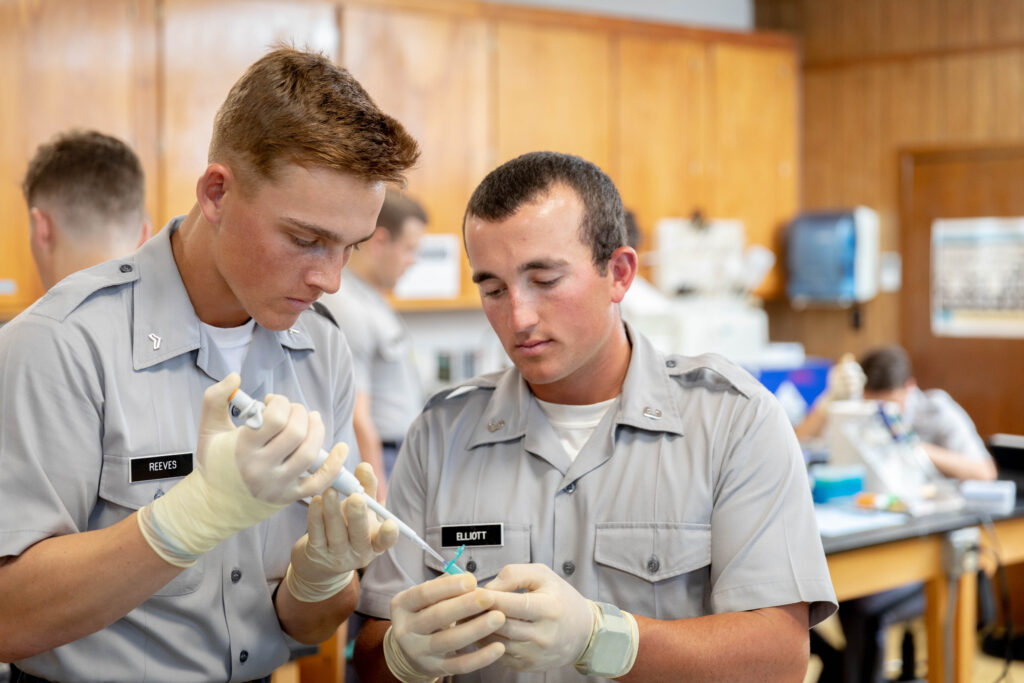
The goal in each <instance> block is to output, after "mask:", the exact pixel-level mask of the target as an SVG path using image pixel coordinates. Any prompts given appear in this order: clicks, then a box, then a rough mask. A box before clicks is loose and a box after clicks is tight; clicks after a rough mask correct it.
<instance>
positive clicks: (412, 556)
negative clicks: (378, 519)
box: [357, 414, 437, 619]
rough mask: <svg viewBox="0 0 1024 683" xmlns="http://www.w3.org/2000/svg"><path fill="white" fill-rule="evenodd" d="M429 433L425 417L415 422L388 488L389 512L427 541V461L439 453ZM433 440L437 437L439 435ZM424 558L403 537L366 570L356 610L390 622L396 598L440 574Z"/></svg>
mask: <svg viewBox="0 0 1024 683" xmlns="http://www.w3.org/2000/svg"><path fill="white" fill-rule="evenodd" d="M430 431H431V430H430V429H429V427H428V425H427V424H426V419H425V414H423V415H420V416H419V417H418V418H417V419H416V421H415V422H413V425H412V427H410V429H409V433H408V435H407V436H406V438H405V440H404V441H403V442H402V449H401V451H399V454H398V460H397V461H396V463H395V469H394V471H393V472H392V473H391V480H390V482H389V485H388V509H389V510H391V511H392V512H393V513H395V515H396V516H397V517H398V518H399V519H401V520H402V521H403V522H405V523H406V524H408V525H409V526H410V527H412V529H413V531H415V532H416V533H417V534H418V535H419V536H420V538H426V529H425V527H426V518H427V506H428V501H427V486H428V484H427V481H428V471H427V467H426V462H427V459H428V458H429V457H430V454H431V452H432V451H434V450H436V444H432V443H431V439H430ZM434 438H437V436H436V434H435V437H434ZM424 555H425V553H424V551H423V550H422V549H421V548H419V547H418V546H417V545H416V544H415V543H412V542H411V541H409V540H408V539H406V538H403V537H401V536H400V537H399V538H398V543H396V544H395V545H394V546H392V547H391V548H390V549H389V550H388V551H387V552H385V553H384V554H383V555H381V556H380V557H378V558H377V559H375V560H374V561H373V562H371V563H370V565H369V566H368V567H367V568H366V571H365V573H364V574H363V577H362V579H361V580H360V588H359V606H358V608H357V611H359V612H361V613H363V614H366V615H368V616H371V617H375V618H377V619H390V618H391V599H392V598H393V597H394V596H396V595H398V593H400V592H402V591H403V590H405V589H406V588H411V587H412V586H415V585H416V584H419V583H422V582H424V581H427V580H429V579H432V578H434V577H435V576H437V572H434V571H433V570H431V569H429V568H428V567H427V565H426V562H425V558H424Z"/></svg>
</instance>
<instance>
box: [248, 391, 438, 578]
mask: <svg viewBox="0 0 1024 683" xmlns="http://www.w3.org/2000/svg"><path fill="white" fill-rule="evenodd" d="M228 402H229V403H230V404H231V407H232V408H234V409H236V410H237V411H238V414H237V415H236V416H235V417H237V418H238V419H240V420H242V421H243V422H245V424H246V426H248V427H251V428H253V429H259V427H260V425H262V424H263V409H264V408H266V406H265V405H263V402H262V401H257V400H256V399H254V398H253V397H252V396H249V394H247V393H245V392H244V391H242V390H241V389H235V391H234V393H232V394H231V397H230V398H229V399H228ZM325 460H327V451H325V450H324V449H322V448H321V449H320V455H319V456H318V457H317V459H316V461H315V462H314V463H313V464H312V465H310V466H309V471H310V473H312V472H316V471H317V470H318V469H320V466H321V465H323V464H324V461H325ZM331 487H332V488H334V489H336V490H337V491H338V492H339V493H341V494H343V495H346V496H351V495H352V494H353V493H361V494H363V498H365V499H366V504H367V505H368V506H369V507H370V509H371V510H373V511H374V512H376V513H377V514H378V515H380V516H381V517H383V518H384V519H390V520H392V521H393V522H394V523H395V524H397V525H398V531H399V532H401V534H402V535H403V536H405V537H406V538H408V539H409V540H411V541H413V542H414V543H415V544H416V545H418V546H419V547H421V548H423V549H424V550H426V551H427V552H428V553H430V554H431V556H433V557H434V559H436V560H437V561H439V562H441V563H442V564H445V565H446V566H445V571H449V570H448V565H451V566H454V564H453V563H454V561H455V560H452V562H451V563H449V562H448V561H447V560H445V559H444V558H443V557H441V555H440V553H438V552H437V551H436V550H434V549H433V548H431V547H430V546H429V545H428V544H427V542H426V541H424V540H423V539H422V538H420V537H419V536H418V535H417V534H416V532H415V531H413V530H412V529H411V528H410V527H409V525H408V524H406V523H405V522H403V521H402V520H400V519H398V517H396V516H395V515H394V513H393V512H391V511H390V510H388V509H387V508H386V507H384V506H383V505H381V504H380V503H378V502H377V501H376V500H374V499H373V498H371V497H370V496H368V495H366V490H365V489H363V485H362V484H360V483H359V480H358V479H356V476H355V475H354V474H352V473H351V472H349V471H348V470H347V469H345V468H344V467H342V468H341V472H340V473H338V478H337V479H335V480H334V482H333V483H332V484H331ZM456 559H458V556H456ZM449 573H453V572H450V571H449Z"/></svg>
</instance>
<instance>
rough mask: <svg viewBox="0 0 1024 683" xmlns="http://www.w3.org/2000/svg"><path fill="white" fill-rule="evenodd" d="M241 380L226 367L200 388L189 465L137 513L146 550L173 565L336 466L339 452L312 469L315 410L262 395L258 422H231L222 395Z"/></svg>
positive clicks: (187, 561)
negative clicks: (200, 404)
mask: <svg viewBox="0 0 1024 683" xmlns="http://www.w3.org/2000/svg"><path fill="white" fill-rule="evenodd" d="M239 383H240V379H239V377H238V375H237V374H235V373H231V374H230V375H228V376H227V377H226V378H225V379H223V380H222V381H220V382H218V383H217V384H214V385H213V386H211V387H209V388H208V389H207V390H206V392H205V393H204V394H203V410H202V414H201V416H200V419H199V441H198V444H197V446H196V468H195V469H194V470H193V471H192V473H191V474H189V475H188V476H187V477H185V478H184V479H182V480H181V481H180V482H178V483H177V484H175V485H174V486H173V487H172V488H171V489H170V490H168V491H167V493H166V494H164V495H163V496H161V497H160V498H157V499H156V500H154V501H153V502H152V503H150V504H149V505H147V506H145V507H143V508H142V509H140V510H139V513H138V516H137V517H138V522H139V528H140V529H141V531H142V535H143V536H144V537H145V539H146V541H148V542H149V544H150V546H152V547H153V550H155V551H156V552H157V554H158V555H160V556H161V557H162V558H163V559H164V560H166V561H167V562H169V563H170V564H173V565H175V566H178V567H190V566H192V565H193V564H195V561H196V559H197V558H198V557H199V556H200V555H202V554H203V553H205V552H208V551H209V550H211V549H213V548H214V547H215V546H216V545H217V544H218V543H220V542H221V541H223V540H224V539H226V538H228V537H230V536H232V535H234V534H235V533H237V532H239V531H241V530H242V529H247V528H248V527H250V526H253V525H254V524H257V523H258V522H260V521H262V520H264V519H266V518H267V517H270V516H271V515H272V514H274V513H275V512H276V511H277V510H279V509H281V508H282V507H284V506H285V505H288V504H289V503H293V502H295V501H296V500H300V499H302V498H305V497H307V496H311V495H313V494H315V493H318V492H319V491H322V490H324V489H325V488H326V487H327V486H328V485H329V484H330V483H331V482H333V481H334V478H335V477H336V476H337V475H338V472H339V471H340V470H341V466H342V463H343V461H342V459H341V458H340V457H339V455H340V454H339V453H337V452H332V454H331V456H330V457H328V458H327V460H326V461H324V464H323V465H322V466H321V467H320V469H319V470H317V472H316V473H314V474H312V475H310V476H308V477H301V475H302V474H303V473H305V471H306V469H307V468H308V467H309V466H310V465H311V464H312V463H313V462H315V460H316V458H317V456H318V455H319V452H320V448H321V445H322V443H323V439H324V425H323V422H322V421H321V419H320V415H319V414H318V413H316V412H313V413H308V414H307V413H306V409H305V408H303V407H302V406H300V405H298V404H292V403H290V402H289V401H288V400H287V399H285V398H284V397H282V396H273V395H268V396H267V400H266V404H267V408H266V410H265V411H264V412H263V425H262V426H261V427H260V428H259V429H251V428H250V427H245V426H243V427H236V426H235V425H234V424H233V423H232V422H231V418H230V414H229V407H228V398H229V397H230V396H231V394H232V392H234V390H235V389H237V388H238V386H239Z"/></svg>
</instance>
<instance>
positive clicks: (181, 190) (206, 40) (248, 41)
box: [154, 0, 338, 227]
mask: <svg viewBox="0 0 1024 683" xmlns="http://www.w3.org/2000/svg"><path fill="white" fill-rule="evenodd" d="M163 7H164V21H163V41H162V42H163V47H164V56H163V65H164V73H163V86H164V97H163V102H162V109H161V111H160V118H161V125H162V128H163V139H164V148H163V160H164V163H163V166H162V174H161V175H162V177H161V181H162V182H161V187H160V192H161V195H160V202H159V208H158V210H157V215H156V216H155V217H154V218H155V219H156V220H157V227H161V226H163V224H164V223H165V222H167V221H168V220H170V219H171V218H173V217H174V216H176V215H178V214H182V213H187V212H188V211H189V209H191V208H192V206H193V205H194V204H195V202H196V180H198V178H199V176H200V175H202V173H203V171H204V170H205V169H206V162H207V150H208V148H209V145H210V135H211V133H212V131H213V118H214V116H215V115H216V113H217V109H218V108H219V107H220V105H221V103H223V101H224V98H225V97H226V96H227V94H228V90H230V89H231V86H232V85H234V83H235V81H236V80H238V78H239V77H240V76H241V75H242V74H243V73H244V72H245V70H246V69H247V68H248V67H249V65H250V64H252V63H253V62H255V61H256V60H257V59H259V58H260V57H261V56H263V55H264V54H266V53H267V52H268V51H269V49H270V48H271V46H273V45H274V44H275V43H278V42H283V43H285V44H287V45H293V46H295V47H296V48H299V49H307V48H308V49H312V50H319V51H321V52H323V53H324V54H325V55H327V56H328V57H330V58H331V59H336V58H337V54H336V52H337V45H338V26H337V18H336V14H335V8H334V5H333V4H331V3H330V2H326V1H325V2H318V1H315V0H304V1H303V2H288V1H287V0H278V1H270V0H221V1H220V2H206V1H205V0H164V5H163Z"/></svg>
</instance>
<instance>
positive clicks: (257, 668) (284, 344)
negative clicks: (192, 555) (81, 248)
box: [0, 219, 355, 683]
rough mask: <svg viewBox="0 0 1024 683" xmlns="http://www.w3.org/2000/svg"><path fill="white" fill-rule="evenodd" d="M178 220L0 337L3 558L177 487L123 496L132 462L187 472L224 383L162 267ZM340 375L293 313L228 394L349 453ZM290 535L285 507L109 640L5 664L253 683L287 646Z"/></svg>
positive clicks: (259, 343)
mask: <svg viewBox="0 0 1024 683" xmlns="http://www.w3.org/2000/svg"><path fill="white" fill-rule="evenodd" d="M179 222H180V219H175V220H174V221H172V223H171V224H170V225H169V226H168V227H166V228H165V229H164V230H163V231H161V232H160V233H159V234H157V235H156V236H155V237H153V239H151V240H150V241H148V242H147V243H146V244H145V245H143V246H142V248H141V249H139V251H137V252H136V253H135V254H134V255H132V256H129V257H127V258H124V259H120V260H115V261H108V262H106V263H103V264H100V265H98V266H95V267H93V268H90V269H88V270H86V271H83V272H81V273H78V274H75V275H73V276H71V277H68V278H67V279H65V280H63V281H62V282H61V283H60V284H58V285H57V286H56V287H54V288H53V289H51V290H50V292H49V293H47V295H46V296H44V297H43V298H42V299H40V300H39V301H38V302H36V303H35V304H34V305H33V306H32V307H30V308H29V309H28V310H27V311H25V312H24V313H22V314H21V315H19V316H18V317H17V318H15V319H14V320H13V321H12V322H11V323H9V324H8V325H5V326H4V327H3V328H2V329H0V425H2V427H0V430H2V431H0V463H3V466H2V467H0V501H3V504H2V505H0V556H10V555H18V554H20V553H21V552H22V551H24V550H25V549H26V548H28V547H29V546H31V545H32V544H34V543H36V542H38V541H41V540H43V539H45V538H48V537H51V536H58V535H62V534H72V533H76V532H80V531H88V530H91V529H100V528H104V527H107V526H110V525H111V524H114V523H115V522H117V521H120V520H121V519H123V518H125V517H127V516H128V515H130V514H131V513H132V512H134V511H135V510H137V509H138V508H140V507H142V506H143V505H145V504H147V503H149V502H150V501H152V500H153V499H154V498H155V497H157V496H159V495H162V493H163V492H164V491H167V490H168V489H169V488H170V487H172V486H174V484H175V483H177V482H178V481H181V478H180V476H178V477H176V476H174V470H168V471H166V476H161V477H160V478H157V479H151V480H144V481H136V482H135V483H132V481H131V480H132V478H135V477H133V475H132V474H131V465H132V462H133V459H134V460H135V462H137V463H138V462H143V461H140V460H138V459H140V458H151V457H154V456H159V459H158V461H159V462H163V463H172V462H173V463H174V468H175V469H177V468H183V467H186V466H187V465H186V463H192V462H193V460H194V457H193V455H192V454H193V453H194V451H195V445H196V436H197V430H198V425H199V414H200V409H201V406H202V398H203V391H204V390H205V389H206V387H208V386H209V385H211V384H212V383H214V381H215V380H217V379H220V378H222V377H223V376H225V375H226V374H227V369H226V368H225V367H224V362H223V360H222V359H221V357H220V355H219V353H218V352H217V351H216V348H215V347H213V346H212V345H211V343H210V341H209V339H207V338H206V337H205V335H204V334H203V332H202V331H201V328H200V324H199V319H198V318H197V317H196V314H195V312H194V311H193V309H192V305H191V303H190V301H189V298H188V294H187V293H186V291H185V287H184V285H183V284H182V281H181V277H180V275H179V274H178V270H177V267H176V266H175V262H174V258H173V256H172V254H171V246H170V235H171V233H172V232H173V231H174V230H175V229H176V228H177V226H178V224H179ZM351 372H352V370H351V357H350V354H349V352H348V349H347V348H346V346H345V341H344V338H343V337H342V335H341V334H340V333H339V332H338V330H337V329H336V328H335V327H334V326H333V325H331V323H330V322H329V321H328V320H327V319H326V318H324V317H322V316H320V315H318V314H316V313H315V312H306V313H304V314H303V315H302V316H301V317H300V318H299V320H298V321H297V322H296V323H295V326H294V327H293V328H292V329H290V330H286V331H283V332H272V331H270V330H266V329H264V328H261V327H260V326H258V325H257V326H256V328H255V330H254V334H253V338H252V342H251V345H250V349H249V353H248V356H247V358H246V360H245V364H244V367H243V371H242V378H243V381H242V388H243V389H244V390H245V391H247V392H248V393H249V394H251V395H253V396H257V397H262V396H264V395H265V394H266V393H268V392H275V393H279V394H282V395H284V396H287V397H288V398H289V399H291V400H293V401H297V402H301V403H303V404H305V405H306V406H308V407H309V408H310V409H316V410H319V411H320V412H321V414H322V415H323V419H324V424H325V426H326V433H327V435H328V438H329V439H332V442H331V443H333V442H334V441H339V440H343V441H347V442H348V443H350V444H354V443H355V440H354V438H353V435H352V427H351V420H352V405H353V401H354V395H355V394H354V390H353V387H352V384H351ZM179 454H183V458H178V459H174V458H169V457H166V456H172V455H179ZM165 466H166V467H169V466H170V465H165ZM305 529H306V509H305V506H304V505H303V504H301V503H297V504H294V505H291V506H289V507H287V508H285V509H284V510H282V511H281V512H279V513H277V514H276V515H274V516H273V517H271V518H270V519H269V520H266V521H264V522H262V523H260V524H259V525H257V526H255V527H253V528H250V529H247V530H245V531H242V532H240V533H238V534H236V535H235V536H233V537H231V538H229V539H227V540H226V541H224V542H223V543H221V544H220V545H218V546H217V547H216V548H215V549H214V550H212V551H210V552H209V553H207V554H206V555H204V556H203V557H201V558H200V559H199V561H198V562H197V563H196V565H195V566H194V567H192V568H190V569H186V570H185V571H183V572H182V573H181V574H179V575H178V576H177V577H176V578H175V579H173V580H172V581H171V582H170V583H169V584H167V585H166V586H164V587H163V588H162V589H161V590H159V591H158V592H157V593H156V595H154V596H153V597H152V598H151V599H149V600H147V601H146V602H144V603H143V604H142V605H140V606H139V607H137V608H136V609H134V610H132V611H131V612H129V613H128V615H127V616H125V617H124V618H122V619H120V620H118V621H117V622H115V623H114V624H112V625H110V626H109V627H107V628H105V629H103V630H102V631H99V632H97V633H94V634H91V635H89V636H86V637H84V638H82V639H80V640H77V641H75V642H72V643H69V644H67V645H64V646H62V647H58V648H56V649H54V650H51V651H49V652H45V653H43V654H40V655H37V656H35V657H31V658H29V659H26V660H23V661H20V662H18V666H20V667H21V668H22V669H24V670H25V671H27V672H29V673H33V674H35V675H37V676H42V677H45V678H49V679H52V680H59V681H133V682H136V683H137V682H139V681H174V682H178V681H204V682H209V681H228V680H230V681H246V680H250V679H253V678H259V677H261V676H265V675H267V674H269V673H270V672H271V671H273V670H274V669H275V668H276V667H278V666H280V665H281V664H283V663H284V662H286V661H287V659H288V656H289V647H290V645H293V644H294V641H292V640H291V639H290V638H288V637H287V636H286V635H285V634H284V632H283V631H282V630H281V627H280V624H279V623H278V620H277V615H276V612H275V610H274V606H273V604H272V602H271V594H272V592H273V590H274V589H275V587H276V586H277V584H278V583H279V582H280V580H281V579H282V578H283V577H284V573H285V569H286V568H287V566H288V561H289V553H290V550H291V546H292V544H293V543H294V542H295V540H296V539H298V538H299V537H300V536H302V534H304V533H305ZM66 599H67V600H69V601H71V600H74V599H75V596H74V595H68V596H66Z"/></svg>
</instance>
